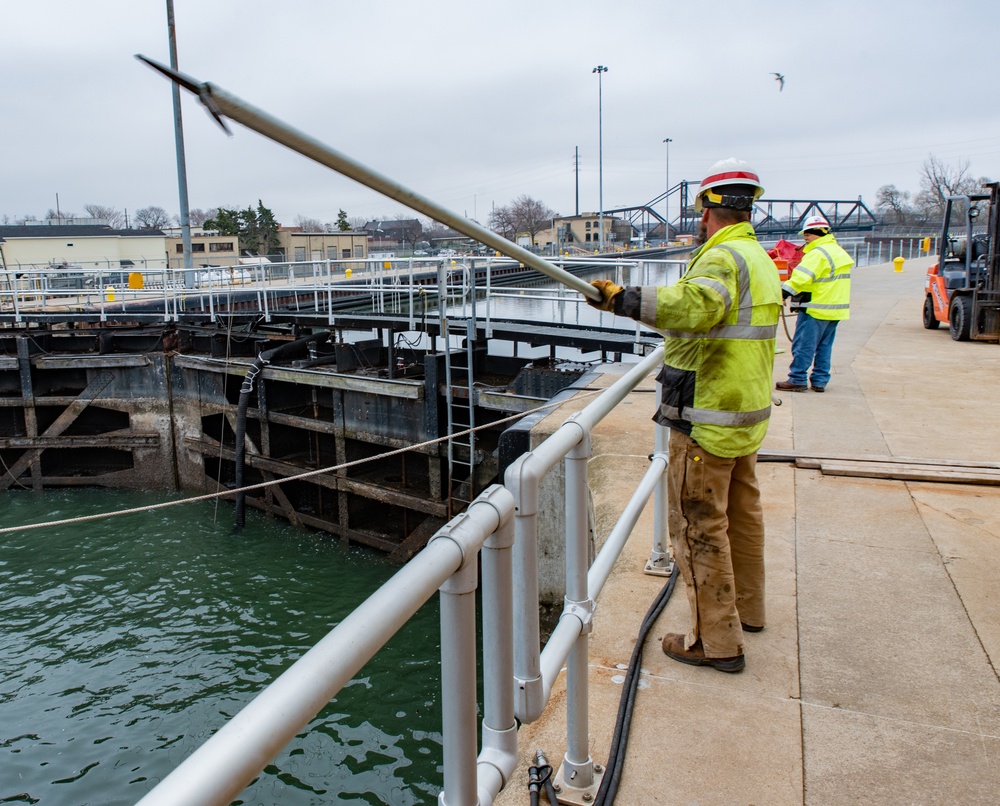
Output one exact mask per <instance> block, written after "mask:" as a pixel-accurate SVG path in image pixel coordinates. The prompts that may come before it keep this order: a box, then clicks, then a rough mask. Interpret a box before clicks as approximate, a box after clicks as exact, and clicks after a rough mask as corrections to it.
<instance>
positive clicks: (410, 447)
mask: <svg viewBox="0 0 1000 806" xmlns="http://www.w3.org/2000/svg"><path fill="white" fill-rule="evenodd" d="M603 391H605V390H604V389H595V390H592V391H587V392H583V393H582V394H581V395H577V396H574V397H573V400H579V399H580V398H583V397H591V396H593V395H597V394H600V393H601V392H603ZM567 402H569V401H566V400H561V401H556V402H551V403H545V404H544V405H541V406H538V407H537V408H534V409H529V410H528V411H522V412H518V413H517V414H512V415H511V416H510V417H505V418H504V419H502V420H495V421H493V422H491V423H488V424H486V425H481V426H478V427H477V428H467V429H465V430H464V431H459V432H458V433H457V434H451V435H447V436H443V437H437V438H436V439H429V440H427V441H426V442H418V443H416V444H414V445H407V446H406V447H405V448H396V449H395V450H391V451H387V452H386V453H381V454H377V455H376V456H370V457H367V458H365V459H355V460H354V461H352V462H344V463H343V464H341V465H333V466H332V467H321V468H319V469H317V470H308V471H306V472H305V473H299V474H297V475H294V476H285V477H284V478H280V479H272V480H271V481H262V482H260V483H259V484H251V485H249V486H247V487H238V488H235V489H232V490H223V491H221V492H214V493H206V494H205V495H197V496H194V497H193V498H182V499H180V500H178V501H165V502H163V503H161V504H148V505H146V506H142V507H133V508H132V509H119V510H117V511H115V512H101V513H98V514H96V515H81V516H80V517H78V518H64V519H63V520H58V521H46V522H45V523H30V524H27V525H24V526H6V527H4V528H2V529H0V535H2V534H8V533H10V532H23V531H27V530H29V529H43V528H45V527H48V526H65V525H67V524H71V523H83V522H85V521H96V520H100V519H102V518H114V517H117V516H119V515H132V514H134V513H136V512H151V511H153V510H156V509H166V508H167V507H176V506H180V505H182V504H193V503H195V502H196V501H209V500H211V499H213V498H221V497H222V496H226V495H235V494H236V493H238V492H247V491H249V490H260V489H263V488H264V487H270V486H272V485H274V484H283V483H285V482H286V481H297V480H299V479H307V478H310V477H311V476H318V475H320V474H321V473H333V472H335V471H337V470H346V469H347V468H349V467H354V466H355V465H361V464H364V463H365V462H373V461H375V460H376V459H385V458H386V457H389V456H397V455H398V454H401V453H406V452H407V451H412V450H416V449H417V448H424V447H427V446H428V445H434V444H435V443H438V442H444V441H446V440H449V439H457V438H458V437H464V436H468V435H469V434H471V433H472V432H473V431H480V430H482V429H484V428H493V427H494V426H497V425H502V424H503V423H507V422H512V421H513V420H518V419H520V418H521V417H527V416H528V415H529V414H534V413H535V412H539V411H544V410H545V409H551V408H556V407H557V406H562V405H563V404H564V403H567Z"/></svg>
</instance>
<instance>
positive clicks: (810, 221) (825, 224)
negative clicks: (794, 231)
mask: <svg viewBox="0 0 1000 806" xmlns="http://www.w3.org/2000/svg"><path fill="white" fill-rule="evenodd" d="M811 229H825V230H826V231H827V232H829V231H830V222H829V221H827V220H826V218H824V217H823V216H821V215H811V216H809V218H807V219H806V220H805V223H804V224H803V225H802V229H801V230H799V235H801V234H802V233H804V232H807V231H808V230H811Z"/></svg>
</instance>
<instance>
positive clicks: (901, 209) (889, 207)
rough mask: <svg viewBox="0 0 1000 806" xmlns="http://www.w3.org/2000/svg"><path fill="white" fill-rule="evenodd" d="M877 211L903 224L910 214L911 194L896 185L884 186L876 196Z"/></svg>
mask: <svg viewBox="0 0 1000 806" xmlns="http://www.w3.org/2000/svg"><path fill="white" fill-rule="evenodd" d="M875 209H876V210H878V211H879V212H880V213H882V214H883V215H885V216H892V217H893V218H894V219H895V220H896V223H897V224H902V223H903V222H904V221H905V220H906V216H907V214H908V213H909V212H910V192H909V191H908V190H900V189H899V188H897V187H896V186H895V185H882V187H880V188H879V189H878V193H876V194H875Z"/></svg>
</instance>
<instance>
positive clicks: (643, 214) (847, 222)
mask: <svg viewBox="0 0 1000 806" xmlns="http://www.w3.org/2000/svg"><path fill="white" fill-rule="evenodd" d="M699 184H700V183H699V182H688V181H686V180H685V181H681V182H678V183H677V184H676V185H674V186H673V187H672V188H670V189H669V190H667V191H666V192H664V193H661V194H660V195H659V196H657V197H656V198H655V199H652V200H650V201H648V202H646V203H645V204H643V205H640V206H638V207H620V208H618V209H616V210H605V211H604V214H605V215H617V216H620V217H621V218H623V219H624V220H626V221H628V222H629V223H630V224H631V225H632V227H633V228H634V229H635V230H636V231H638V232H642V233H646V234H647V236H651V237H653V238H656V237H657V235H656V233H657V230H659V237H660V238H662V237H663V228H664V224H665V223H666V218H665V216H664V213H665V212H666V210H667V201H668V199H669V209H670V212H671V213H674V215H672V216H671V219H670V237H671V238H673V237H676V236H677V235H682V234H690V233H694V232H695V230H696V229H697V227H698V222H699V221H700V220H701V215H700V214H698V213H696V212H695V211H694V196H695V194H696V193H697V192H698V186H699ZM657 207H659V209H657ZM675 211H676V212H675ZM811 215H822V216H823V217H825V218H826V220H827V221H829V222H830V225H831V227H832V228H833V230H834V231H835V232H871V231H872V230H873V229H874V228H875V225H876V223H877V220H876V218H875V214H874V213H873V212H872V211H871V210H869V209H868V207H867V206H866V205H865V203H864V202H863V201H862V200H861V197H860V196H858V198H857V199H768V198H763V199H760V200H759V201H758V202H757V203H756V204H755V205H754V209H753V213H752V215H751V217H750V222H751V223H752V224H753V228H754V230H755V231H756V232H757V234H758V235H764V236H769V237H777V236H781V235H789V234H795V233H798V232H799V231H800V230H801V229H802V224H803V222H804V221H805V220H806V218H807V217H809V216H811Z"/></svg>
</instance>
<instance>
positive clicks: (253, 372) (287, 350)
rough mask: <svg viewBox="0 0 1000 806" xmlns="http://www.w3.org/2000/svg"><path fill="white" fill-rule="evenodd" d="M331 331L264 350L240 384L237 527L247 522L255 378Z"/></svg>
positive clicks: (237, 414) (237, 430) (237, 420)
mask: <svg viewBox="0 0 1000 806" xmlns="http://www.w3.org/2000/svg"><path fill="white" fill-rule="evenodd" d="M329 335H330V332H329V331H324V332H323V333H314V334H312V335H310V336H304V337H303V338H301V339H296V340H295V341H289V342H285V343H284V344H279V345H278V346H277V347H272V348H271V349H270V350H264V352H262V353H258V354H257V358H256V359H254V362H253V364H252V365H251V366H250V369H248V370H247V374H246V376H245V377H244V378H243V384H242V386H240V402H239V405H238V406H237V407H236V528H237V529H242V528H243V525H244V524H245V523H246V493H245V492H243V472H244V470H245V468H246V434H247V409H248V408H249V407H250V394H251V392H253V384H254V380H256V378H257V376H258V375H259V374H260V371H261V370H262V369H264V365H265V364H269V363H270V362H271V361H273V360H275V359H277V358H288V357H289V355H291V354H294V353H298V352H300V351H301V350H303V348H306V349H307V345H308V344H309V342H311V341H316V340H317V339H321V338H323V337H324V336H327V337H329Z"/></svg>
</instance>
